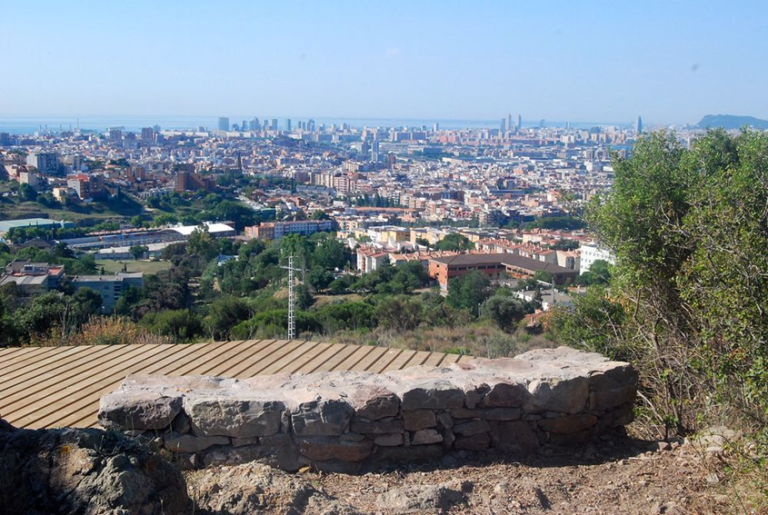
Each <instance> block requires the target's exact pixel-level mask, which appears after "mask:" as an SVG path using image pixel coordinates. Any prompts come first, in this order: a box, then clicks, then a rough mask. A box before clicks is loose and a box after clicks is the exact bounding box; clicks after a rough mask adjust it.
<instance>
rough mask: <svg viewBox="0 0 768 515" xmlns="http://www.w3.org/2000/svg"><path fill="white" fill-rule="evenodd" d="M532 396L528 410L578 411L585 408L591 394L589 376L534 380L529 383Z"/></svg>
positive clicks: (527, 405)
mask: <svg viewBox="0 0 768 515" xmlns="http://www.w3.org/2000/svg"><path fill="white" fill-rule="evenodd" d="M528 391H529V392H530V394H531V395H530V397H528V401H527V402H526V405H525V409H526V411H562V412H564V413H578V412H580V411H582V410H583V409H584V407H585V406H586V404H587V400H588V396H589V378H587V377H583V376H577V377H571V378H569V379H548V380H538V379H537V380H534V381H531V384H529V385H528Z"/></svg>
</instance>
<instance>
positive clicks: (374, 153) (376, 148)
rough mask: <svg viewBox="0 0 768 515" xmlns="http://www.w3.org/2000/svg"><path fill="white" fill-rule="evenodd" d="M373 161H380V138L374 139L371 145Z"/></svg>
mask: <svg viewBox="0 0 768 515" xmlns="http://www.w3.org/2000/svg"><path fill="white" fill-rule="evenodd" d="M371 161H373V162H374V163H378V162H379V140H377V139H375V140H373V145H372V146H371Z"/></svg>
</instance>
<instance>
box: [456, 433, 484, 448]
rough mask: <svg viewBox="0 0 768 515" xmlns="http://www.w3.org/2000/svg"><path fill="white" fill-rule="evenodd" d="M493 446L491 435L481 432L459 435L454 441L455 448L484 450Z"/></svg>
mask: <svg viewBox="0 0 768 515" xmlns="http://www.w3.org/2000/svg"><path fill="white" fill-rule="evenodd" d="M490 446H491V435H489V434H488V433H479V434H475V435H472V436H458V437H456V441H455V442H454V443H453V447H454V448H455V449H460V450H465V451H484V450H486V449H487V448H488V447H490Z"/></svg>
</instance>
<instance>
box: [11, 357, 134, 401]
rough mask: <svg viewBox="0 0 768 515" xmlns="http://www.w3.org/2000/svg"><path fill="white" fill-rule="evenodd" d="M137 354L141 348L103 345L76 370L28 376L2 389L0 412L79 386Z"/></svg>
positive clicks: (46, 372) (47, 371)
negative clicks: (80, 383) (100, 370)
mask: <svg viewBox="0 0 768 515" xmlns="http://www.w3.org/2000/svg"><path fill="white" fill-rule="evenodd" d="M139 350H140V346H136V345H114V346H112V345H110V346H107V345H104V346H102V347H100V348H98V349H94V350H93V351H91V353H92V354H98V355H96V356H93V358H92V359H91V360H88V361H86V362H84V363H82V364H79V365H77V366H75V367H72V368H69V369H65V370H59V369H58V368H50V369H49V370H46V371H44V372H43V373H41V374H39V375H34V376H32V375H30V376H27V377H26V379H25V380H24V382H21V383H17V384H16V385H15V386H12V387H11V388H8V389H4V395H3V397H2V398H0V409H2V410H9V409H16V408H15V407H12V405H13V403H15V402H17V401H31V400H36V399H38V398H45V397H47V396H49V395H55V394H56V392H58V391H60V390H61V389H62V387H66V386H68V385H71V384H78V383H79V382H80V381H82V380H83V379H86V378H88V377H89V376H91V375H92V374H93V373H94V371H95V370H97V369H99V368H103V367H109V366H110V364H111V363H114V362H115V361H119V360H120V359H122V356H124V355H128V354H130V353H136V352H138V351H139Z"/></svg>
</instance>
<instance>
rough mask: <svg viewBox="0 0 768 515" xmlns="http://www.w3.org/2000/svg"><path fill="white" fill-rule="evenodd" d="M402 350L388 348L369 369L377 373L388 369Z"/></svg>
mask: <svg viewBox="0 0 768 515" xmlns="http://www.w3.org/2000/svg"><path fill="white" fill-rule="evenodd" d="M401 352H403V350H402V349H387V352H385V353H384V354H383V355H382V356H381V358H380V359H379V360H378V361H377V362H376V363H374V364H373V365H372V366H371V368H369V369H368V370H370V371H371V372H375V373H377V374H381V373H382V372H384V371H385V370H386V369H387V367H388V366H389V364H390V363H392V362H393V361H395V359H397V357H398V356H399V355H400V353H401Z"/></svg>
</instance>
